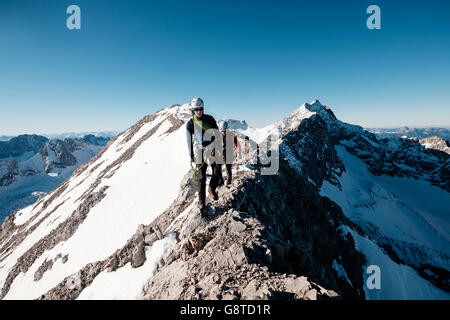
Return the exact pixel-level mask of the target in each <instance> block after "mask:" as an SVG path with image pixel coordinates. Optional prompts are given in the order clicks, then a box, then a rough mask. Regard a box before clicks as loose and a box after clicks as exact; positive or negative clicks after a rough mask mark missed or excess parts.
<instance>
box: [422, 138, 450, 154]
mask: <svg viewBox="0 0 450 320" xmlns="http://www.w3.org/2000/svg"><path fill="white" fill-rule="evenodd" d="M419 142H420V144H422V145H423V146H424V147H425V148H427V149H434V150H439V151H442V152H445V153H447V154H450V142H448V140H445V139H442V138H440V137H436V136H432V137H428V138H425V139H420V140H419Z"/></svg>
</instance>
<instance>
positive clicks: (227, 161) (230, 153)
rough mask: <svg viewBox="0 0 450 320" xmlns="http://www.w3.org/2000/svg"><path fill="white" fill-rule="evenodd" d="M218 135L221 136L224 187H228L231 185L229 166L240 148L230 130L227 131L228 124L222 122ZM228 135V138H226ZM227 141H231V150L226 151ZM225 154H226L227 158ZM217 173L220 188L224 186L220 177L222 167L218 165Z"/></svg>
mask: <svg viewBox="0 0 450 320" xmlns="http://www.w3.org/2000/svg"><path fill="white" fill-rule="evenodd" d="M219 130H220V134H221V135H222V146H223V152H222V154H223V162H222V163H224V164H225V167H226V171H227V181H226V183H225V184H226V185H227V186H229V185H230V184H231V178H232V173H231V166H232V165H233V162H234V158H235V152H236V153H239V152H240V147H239V145H238V141H237V136H236V135H234V134H233V133H232V132H231V130H228V122H227V121H223V122H222V123H221V124H220V126H219ZM227 135H228V136H227ZM227 139H233V145H234V148H233V150H227ZM227 152H228V158H227ZM218 166H219V173H220V179H219V186H222V185H223V184H224V179H223V176H222V165H221V164H219V165H218Z"/></svg>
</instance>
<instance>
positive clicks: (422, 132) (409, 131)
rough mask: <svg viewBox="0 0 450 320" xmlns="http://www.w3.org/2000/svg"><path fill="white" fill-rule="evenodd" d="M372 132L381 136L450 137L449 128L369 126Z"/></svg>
mask: <svg viewBox="0 0 450 320" xmlns="http://www.w3.org/2000/svg"><path fill="white" fill-rule="evenodd" d="M367 130H369V131H370V132H372V133H375V134H376V135H377V136H379V137H380V138H400V137H405V138H417V139H425V138H428V137H432V136H436V137H439V138H442V139H447V140H449V139H450V130H448V129H447V128H433V127H430V128H409V127H401V128H391V129H386V128H368V129H367Z"/></svg>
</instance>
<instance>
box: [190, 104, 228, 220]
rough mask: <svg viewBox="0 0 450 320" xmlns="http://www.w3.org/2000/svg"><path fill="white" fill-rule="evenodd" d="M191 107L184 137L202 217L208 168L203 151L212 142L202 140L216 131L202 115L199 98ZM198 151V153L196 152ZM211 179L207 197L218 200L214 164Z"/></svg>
mask: <svg viewBox="0 0 450 320" xmlns="http://www.w3.org/2000/svg"><path fill="white" fill-rule="evenodd" d="M191 107H192V109H193V111H194V115H193V117H192V118H191V119H190V120H189V121H188V122H187V124H186V137H187V144H188V149H189V155H190V157H191V162H194V163H195V165H196V172H197V193H198V207H199V208H200V211H201V214H202V216H204V215H205V198H206V168H207V166H208V164H207V162H206V159H205V155H204V154H203V150H204V149H205V148H206V147H207V146H208V145H209V144H211V143H212V142H213V141H214V139H213V138H214V137H212V139H211V140H206V139H205V138H204V133H205V131H207V130H209V129H218V128H217V123H216V120H215V119H214V118H213V117H212V116H210V115H207V114H204V113H203V110H204V103H203V100H202V99H200V98H194V99H193V100H192V102H191ZM196 150H200V152H196ZM210 165H211V169H212V177H211V180H210V182H209V188H208V191H209V195H210V196H211V198H212V199H213V200H217V199H218V195H217V192H216V188H217V185H218V183H219V178H220V175H219V167H218V165H217V164H216V163H211V164H210Z"/></svg>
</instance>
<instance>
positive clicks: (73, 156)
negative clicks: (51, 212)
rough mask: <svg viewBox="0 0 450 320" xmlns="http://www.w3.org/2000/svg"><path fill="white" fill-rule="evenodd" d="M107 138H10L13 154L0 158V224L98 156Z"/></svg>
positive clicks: (11, 152) (10, 152) (10, 147)
mask: <svg viewBox="0 0 450 320" xmlns="http://www.w3.org/2000/svg"><path fill="white" fill-rule="evenodd" d="M105 139H106V140H108V139H107V138H97V137H93V136H85V137H84V138H80V139H64V140H59V139H51V140H48V139H46V138H44V137H40V136H19V137H17V138H14V139H12V140H10V141H8V143H9V145H8V147H9V149H7V150H8V151H9V154H7V157H4V158H1V159H0V223H1V222H3V219H4V218H5V217H6V216H7V215H9V214H10V213H12V212H13V211H14V210H16V209H21V208H23V207H25V206H27V205H29V204H31V203H33V202H35V201H36V200H37V199H38V198H39V197H40V196H42V195H43V194H45V193H46V192H48V191H51V190H52V189H54V188H55V187H57V186H58V185H59V184H60V183H61V182H63V181H64V180H65V179H66V178H68V177H69V176H70V175H71V174H72V172H73V171H74V170H75V169H76V168H77V167H79V166H80V165H81V164H83V163H85V162H86V161H88V160H89V159H91V158H92V157H93V156H95V155H96V154H97V153H98V152H99V151H100V150H101V149H102V148H103V146H102V145H104V144H105V143H104V140H105ZM21 142H22V144H21ZM91 142H92V143H91Z"/></svg>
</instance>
